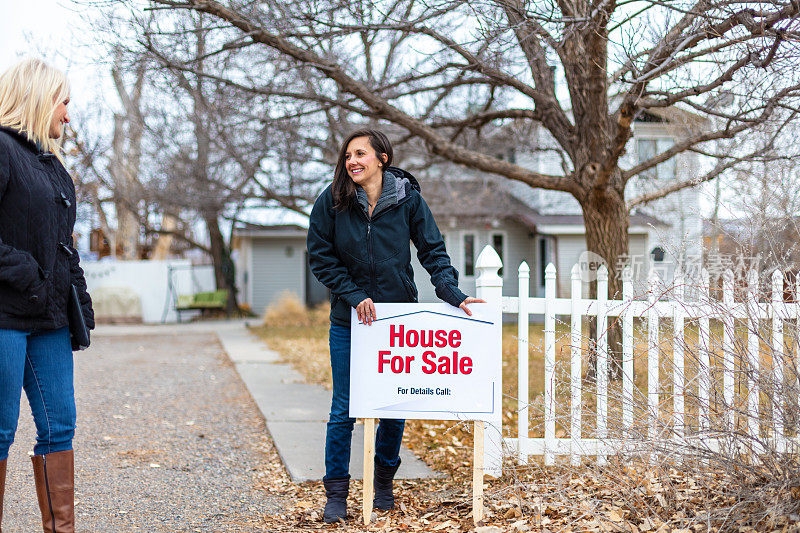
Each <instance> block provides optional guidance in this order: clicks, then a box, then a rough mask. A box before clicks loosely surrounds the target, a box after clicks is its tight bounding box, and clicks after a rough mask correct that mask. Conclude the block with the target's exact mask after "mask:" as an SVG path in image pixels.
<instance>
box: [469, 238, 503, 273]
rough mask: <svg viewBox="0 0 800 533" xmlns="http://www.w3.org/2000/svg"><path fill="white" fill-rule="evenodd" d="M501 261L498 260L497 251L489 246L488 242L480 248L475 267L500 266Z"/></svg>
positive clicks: (501, 264)
mask: <svg viewBox="0 0 800 533" xmlns="http://www.w3.org/2000/svg"><path fill="white" fill-rule="evenodd" d="M502 266H503V262H502V261H501V260H500V256H499V255H497V252H495V251H494V248H492V247H491V246H489V245H488V244H487V245H486V246H484V247H483V250H481V253H480V255H479V256H478V261H477V262H476V263H475V267H476V268H498V269H499V268H502Z"/></svg>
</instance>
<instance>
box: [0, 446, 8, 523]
mask: <svg viewBox="0 0 800 533" xmlns="http://www.w3.org/2000/svg"><path fill="white" fill-rule="evenodd" d="M6 464H8V459H3V460H2V461H0V533H3V494H5V492H6Z"/></svg>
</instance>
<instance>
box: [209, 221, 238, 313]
mask: <svg viewBox="0 0 800 533" xmlns="http://www.w3.org/2000/svg"><path fill="white" fill-rule="evenodd" d="M204 220H205V223H206V227H207V228H208V237H209V240H210V241H211V260H212V261H213V263H214V279H215V280H216V282H217V289H227V291H228V303H227V305H226V306H225V314H226V315H228V316H231V315H233V314H235V313H236V312H238V310H239V303H238V301H237V297H236V292H237V289H236V268H235V266H234V264H233V259H231V253H230V250H229V249H228V246H227V245H226V244H225V237H224V236H223V235H222V230H220V228H219V219H218V218H217V216H216V215H206V216H204Z"/></svg>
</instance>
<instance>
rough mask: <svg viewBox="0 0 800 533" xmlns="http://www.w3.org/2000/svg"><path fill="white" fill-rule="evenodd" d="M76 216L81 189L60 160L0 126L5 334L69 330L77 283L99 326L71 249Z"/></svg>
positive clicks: (0, 306) (0, 300)
mask: <svg viewBox="0 0 800 533" xmlns="http://www.w3.org/2000/svg"><path fill="white" fill-rule="evenodd" d="M75 217H76V208H75V185H74V184H73V183H72V178H70V176H69V173H67V171H66V169H64V166H63V165H62V164H61V162H60V161H59V160H58V159H57V158H56V157H55V156H54V155H53V154H50V153H43V152H42V151H41V150H40V149H39V148H38V147H37V146H36V144H34V143H32V142H30V141H28V140H27V138H26V137H25V136H24V135H23V134H22V133H20V132H18V131H16V130H14V129H11V128H6V127H0V329H16V330H36V329H38V330H52V329H58V328H62V327H64V326H66V325H67V302H68V298H69V290H70V283H72V284H74V285H75V287H76V288H77V289H78V298H79V300H80V303H81V308H82V310H83V315H84V318H85V319H86V325H87V326H88V327H89V328H94V312H93V311H92V300H91V298H90V297H89V294H88V292H87V291H86V279H85V278H84V275H83V270H81V267H80V266H79V264H78V252H76V251H75V248H74V247H73V243H72V230H73V228H74V226H75Z"/></svg>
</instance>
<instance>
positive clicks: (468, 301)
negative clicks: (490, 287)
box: [459, 296, 486, 316]
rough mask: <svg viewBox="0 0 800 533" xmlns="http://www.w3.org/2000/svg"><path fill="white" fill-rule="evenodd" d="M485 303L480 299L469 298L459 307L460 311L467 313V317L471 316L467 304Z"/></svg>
mask: <svg viewBox="0 0 800 533" xmlns="http://www.w3.org/2000/svg"><path fill="white" fill-rule="evenodd" d="M485 303H486V301H485V300H481V299H480V298H473V297H472V296H469V297H468V298H467V299H466V300H464V301H463V302H461V305H459V307H460V308H461V309H463V310H464V312H465V313H467V316H472V311H470V310H469V308H468V307H467V304H485Z"/></svg>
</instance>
